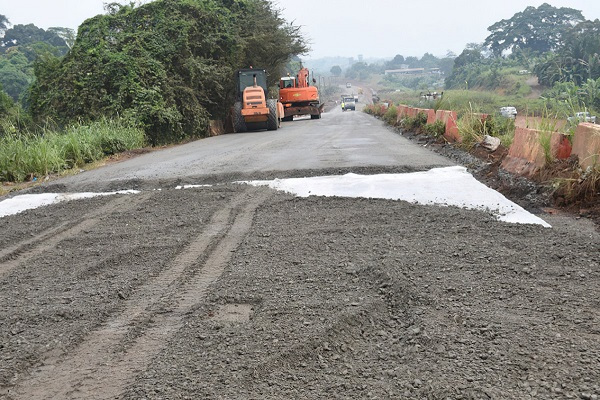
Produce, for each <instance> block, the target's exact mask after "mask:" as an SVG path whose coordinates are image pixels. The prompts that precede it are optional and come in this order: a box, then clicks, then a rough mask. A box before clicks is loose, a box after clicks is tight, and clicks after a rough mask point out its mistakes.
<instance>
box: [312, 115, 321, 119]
mask: <svg viewBox="0 0 600 400" xmlns="http://www.w3.org/2000/svg"><path fill="white" fill-rule="evenodd" d="M310 119H321V114H317V115H315V114H311V115H310Z"/></svg>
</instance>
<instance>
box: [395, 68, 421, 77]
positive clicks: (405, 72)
mask: <svg viewBox="0 0 600 400" xmlns="http://www.w3.org/2000/svg"><path fill="white" fill-rule="evenodd" d="M423 73H425V68H401V69H386V70H385V75H418V74H423Z"/></svg>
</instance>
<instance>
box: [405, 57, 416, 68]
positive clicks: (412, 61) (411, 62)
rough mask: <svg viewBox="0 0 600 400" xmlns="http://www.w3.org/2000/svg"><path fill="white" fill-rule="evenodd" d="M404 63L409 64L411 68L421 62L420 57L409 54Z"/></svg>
mask: <svg viewBox="0 0 600 400" xmlns="http://www.w3.org/2000/svg"><path fill="white" fill-rule="evenodd" d="M404 64H408V67H409V68H415V67H416V66H417V65H418V64H419V59H418V58H417V57H414V56H408V57H406V58H405V59H404Z"/></svg>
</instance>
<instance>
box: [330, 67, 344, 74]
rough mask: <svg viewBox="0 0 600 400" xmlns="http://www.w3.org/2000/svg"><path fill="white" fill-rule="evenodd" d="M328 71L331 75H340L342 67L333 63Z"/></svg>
mask: <svg viewBox="0 0 600 400" xmlns="http://www.w3.org/2000/svg"><path fill="white" fill-rule="evenodd" d="M329 72H331V75H333V76H340V75H341V74H342V68H341V67H340V66H339V65H334V66H333V67H331V69H330V70H329Z"/></svg>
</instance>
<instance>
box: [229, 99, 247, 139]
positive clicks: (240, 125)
mask: <svg viewBox="0 0 600 400" xmlns="http://www.w3.org/2000/svg"><path fill="white" fill-rule="evenodd" d="M232 117H233V130H234V131H235V132H236V133H238V132H246V131H247V130H248V127H247V126H246V121H245V120H244V116H243V115H242V102H241V101H237V102H236V103H235V104H234V106H233V116H232Z"/></svg>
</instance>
